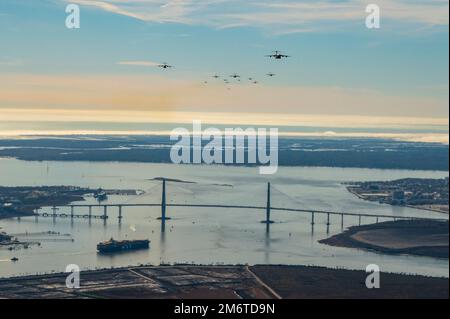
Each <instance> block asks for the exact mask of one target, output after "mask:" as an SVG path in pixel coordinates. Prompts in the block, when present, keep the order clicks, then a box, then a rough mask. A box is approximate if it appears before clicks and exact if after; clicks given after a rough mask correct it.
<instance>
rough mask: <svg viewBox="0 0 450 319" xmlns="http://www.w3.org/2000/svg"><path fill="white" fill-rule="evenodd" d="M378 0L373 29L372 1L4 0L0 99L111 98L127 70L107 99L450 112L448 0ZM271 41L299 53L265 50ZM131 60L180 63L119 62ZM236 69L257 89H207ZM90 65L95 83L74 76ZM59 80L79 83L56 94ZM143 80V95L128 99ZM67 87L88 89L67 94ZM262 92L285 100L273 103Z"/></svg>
mask: <svg viewBox="0 0 450 319" xmlns="http://www.w3.org/2000/svg"><path fill="white" fill-rule="evenodd" d="M371 2H375V3H378V4H379V5H380V7H381V11H382V16H381V29H378V30H369V29H367V28H366V27H365V22H364V21H365V17H366V13H365V11H364V9H365V5H366V3H369V2H365V1H359V0H348V1H345V0H343V1H339V0H330V1H325V0H324V1H320V2H317V1H289V0H279V1H268V0H246V1H243V0H242V1H238V0H228V1H225V0H197V1H194V0H184V1H182V0H178V1H176V0H165V1H160V0H104V1H94V0H93V1H89V0H73V1H65V0H1V2H0V40H1V42H0V43H1V50H0V83H3V84H7V89H4V90H5V91H3V92H2V91H1V89H0V108H9V109H10V108H33V107H34V108H39V109H42V108H45V106H46V103H45V99H44V96H47V97H48V107H49V108H55V107H56V106H57V105H58V106H59V107H61V108H63V109H64V108H67V109H77V108H80V109H86V108H89V107H92V108H97V107H98V108H100V109H104V108H108V107H107V104H108V101H110V100H111V99H109V98H106V97H105V95H106V94H107V93H105V92H106V91H107V89H108V87H107V85H108V84H107V83H109V82H108V81H111V82H114V81H116V82H117V81H121V80H120V79H121V78H123V81H124V82H125V81H127V83H136V84H135V85H134V87H131V86H132V85H131V84H130V88H124V89H123V90H124V93H123V96H121V97H120V100H121V103H122V104H120V103H118V102H117V100H119V98H117V99H115V100H114V101H112V104H113V105H112V106H111V109H117V108H120V106H121V105H123V106H124V107H125V106H127V107H129V108H130V109H139V110H142V109H145V107H144V104H145V103H144V102H142V100H145V99H148V105H149V110H154V109H156V110H158V111H161V110H164V108H165V107H166V106H167V105H169V106H168V108H169V109H168V111H171V112H172V111H200V112H204V111H205V110H211V111H216V112H226V111H229V110H230V111H236V109H241V108H243V109H245V111H246V112H258V111H259V110H261V111H263V112H282V113H298V114H302V113H305V114H331V115H332V114H336V115H346V114H349V115H350V114H351V115H366V116H413V117H423V116H428V117H436V118H445V117H448V109H447V104H448V67H449V65H448V55H449V50H448V1H442V0H423V1H422V0H416V1H401V0H382V1H378V2H377V1H371ZM68 3H77V4H79V5H80V7H81V29H79V30H68V29H67V28H66V27H65V24H64V22H65V19H66V16H67V14H66V13H65V11H64V10H65V6H66V5H67V4H68ZM272 50H282V51H283V52H286V53H287V54H290V55H292V58H290V59H288V60H284V61H271V60H269V59H268V58H266V57H264V55H266V54H268V53H270V52H271V51H272ZM133 61H135V62H136V61H147V62H157V63H160V62H168V63H170V64H173V65H174V66H175V68H174V69H173V70H168V71H167V72H166V71H164V70H160V69H158V68H156V67H145V66H130V65H120V62H133ZM234 72H238V73H239V74H242V75H243V76H245V77H250V76H251V77H254V78H256V79H258V80H260V82H261V84H260V86H259V90H261V94H259V92H258V91H256V90H257V89H255V88H250V86H249V85H248V84H247V83H246V84H245V85H240V86H239V85H238V84H237V83H236V84H233V87H232V88H233V89H235V91H234V92H236V93H235V94H234V97H233V99H231V98H228V97H227V95H226V94H227V92H226V90H223V88H221V87H219V86H220V85H219V83H211V87H209V88H206V89H203V90H202V91H200V90H201V89H200V88H199V86H200V83H202V82H203V81H204V80H208V81H209V82H213V81H212V79H211V78H210V77H211V75H213V74H215V73H217V74H220V75H223V76H228V75H230V74H232V73H234ZM267 72H274V73H276V74H277V76H276V77H275V78H274V79H268V78H267V77H266V76H265V74H266V73H267ZM2 74H3V75H2ZM83 77H91V78H92V82H89V83H90V84H89V85H90V86H89V88H86V87H85V86H83V85H82V84H79V85H77V83H79V79H83ZM105 79H107V80H105ZM65 81H66V82H65ZM30 82H33V85H31V86H30V85H27V83H28V84H29V83H30ZM24 83H25V84H24ZM36 83H37V84H36ZM54 83H58V84H60V83H61V85H62V83H66V84H67V85H68V86H72V88H70V87H66V88H63V89H61V94H60V95H58V96H54V95H53V93H52V92H51V90H52V88H54V85H55V84H54ZM72 84H73V85H72ZM97 85H98V86H99V87H98V88H97ZM146 85H148V86H151V87H152V88H151V89H150V91H151V92H146V93H145V94H144V93H142V92H141V91H143V90H144V88H145V87H146ZM222 86H223V85H222ZM4 87H5V86H4ZM38 87H41V88H42V91H39V88H38ZM136 87H138V88H139V87H141V88H142V90H141V89H140V90H141V91H139V92H141V93H142V94H143V96H142V98H140V101H137V102H136V104H133V103H134V102H130V103H129V105H128V104H127V103H126V101H123V100H125V96H130V95H132V94H134V93H136V91H135V90H137V89H136ZM110 89H111V90H116V89H117V87H116V86H115V85H114V84H111V87H110ZM6 90H7V91H6ZM69 90H70V92H76V91H77V90H78V92H79V93H78V95H77V98H78V97H79V96H81V95H82V96H85V97H86V99H84V100H81V98H80V100H79V101H78V100H77V101H75V102H73V103H72V102H71V101H70V100H64V99H63V98H61V96H63V95H64V94H63V93H65V92H67V91H69ZM126 90H129V91H126ZM221 90H222V91H221ZM88 91H89V92H88ZM125 91H126V92H125ZM96 92H103V93H102V94H103V95H102V94H100V93H99V94H97V96H96ZM161 92H163V93H161ZM295 92H299V93H298V94H296V93H295ZM21 93H23V94H24V95H27V96H29V98H28V99H27V98H22V97H19V96H20V95H21ZM90 94H92V97H91V96H90ZM168 94H171V95H176V97H175V100H174V101H172V98H173V97H172V96H170V98H169V97H167V95H168ZM264 94H266V95H264ZM333 94H336V95H333ZM88 95H89V96H88ZM144 95H145V96H144ZM150 95H151V96H150ZM255 95H260V96H261V99H262V97H265V100H266V101H267V99H268V97H269V96H273V101H271V102H272V105H273V104H274V103H277V101H278V103H280V104H283V105H282V107H281V108H280V109H278V108H274V109H272V110H271V109H270V105H269V104H268V105H265V106H264V103H263V101H259V100H257V99H256V98H255ZM314 95H315V96H314ZM69 96H70V94H69ZM193 96H195V98H194V97H193ZM238 97H239V98H241V99H240V100H237V99H238ZM89 98H91V100H90V99H89ZM102 98H104V99H106V100H102ZM39 99H41V100H39ZM168 99H170V100H171V101H170V102H167V100H168ZM73 100H75V99H74V98H72V101H73ZM161 100H163V101H164V103H162V104H161V105H157V104H158V103H160V102H159V101H161ZM216 100H220V101H217V103H216ZM280 100H281V101H280ZM365 100H368V102H367V103H365ZM99 101H100V102H99ZM333 101H337V102H336V105H333ZM97 103H99V105H100V104H101V106H99V105H97ZM102 103H103V104H102ZM227 103H228V104H227ZM228 105H229V107H228ZM260 105H262V106H260Z"/></svg>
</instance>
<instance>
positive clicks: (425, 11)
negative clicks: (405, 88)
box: [64, 0, 449, 34]
mask: <svg viewBox="0 0 450 319" xmlns="http://www.w3.org/2000/svg"><path fill="white" fill-rule="evenodd" d="M64 1H66V2H67V1H69V0H64ZM69 2H71V3H78V4H80V5H86V6H91V7H96V8H98V9H102V10H105V11H108V12H112V13H115V14H120V15H125V16H129V17H132V18H135V19H139V20H142V21H147V22H153V23H181V24H189V25H208V26H212V27H216V28H230V27H240V26H250V27H257V28H262V29H267V30H271V31H273V33H274V34H289V33H297V32H315V31H320V30H323V29H324V26H326V28H333V26H334V25H336V23H338V24H340V25H342V24H343V23H358V24H360V25H362V24H363V22H364V20H365V17H366V13H365V7H366V5H367V4H369V3H371V2H373V1H369V0H343V1H333V0H320V1H313V0H303V1H301V0H271V1H269V0H70V1H69ZM375 3H377V4H378V5H379V6H380V8H381V12H382V18H384V19H388V20H390V21H395V22H401V23H406V24H419V25H424V26H436V25H441V26H442V25H444V26H445V25H448V20H449V18H448V8H449V1H448V0H416V1H406V0H377V1H375Z"/></svg>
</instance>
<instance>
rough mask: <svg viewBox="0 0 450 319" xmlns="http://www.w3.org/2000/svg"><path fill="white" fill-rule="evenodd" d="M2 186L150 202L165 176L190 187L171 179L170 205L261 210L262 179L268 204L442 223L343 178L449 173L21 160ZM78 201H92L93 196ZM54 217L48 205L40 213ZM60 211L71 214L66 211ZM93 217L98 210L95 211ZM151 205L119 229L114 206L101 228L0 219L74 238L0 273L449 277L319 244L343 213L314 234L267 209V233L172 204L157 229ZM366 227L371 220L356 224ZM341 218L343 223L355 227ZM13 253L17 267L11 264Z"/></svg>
mask: <svg viewBox="0 0 450 319" xmlns="http://www.w3.org/2000/svg"><path fill="white" fill-rule="evenodd" d="M0 176H1V180H0V185H1V186H40V185H49V186H50V185H71V186H80V187H90V188H93V189H95V188H99V187H102V188H110V189H136V190H143V191H145V194H144V195H140V196H110V197H109V198H108V201H107V202H105V203H107V204H115V203H148V202H155V203H157V202H159V201H160V200H161V182H160V181H159V180H154V179H155V178H158V177H165V178H170V179H176V180H181V181H187V182H189V183H180V182H168V185H167V195H168V198H167V200H168V203H169V204H170V203H178V204H186V203H199V204H235V205H255V206H264V205H265V204H266V187H267V186H266V183H267V182H268V181H270V182H271V183H272V189H273V192H272V205H273V206H274V207H285V208H300V209H311V210H330V211H337V212H350V213H366V214H379V215H393V216H399V217H401V216H417V217H432V218H447V216H446V215H443V214H439V213H433V212H429V211H422V210H418V209H413V208H405V207H397V206H390V205H384V204H378V203H374V202H367V201H363V200H361V199H358V198H357V197H356V196H355V195H353V194H351V193H349V192H348V191H347V190H346V188H345V185H343V184H342V183H343V182H348V181H371V180H392V179H399V178H406V177H417V178H443V177H447V176H448V172H442V171H441V172H432V171H408V170H374V169H353V168H347V169H342V168H306V167H282V168H280V169H279V172H278V173H277V174H276V175H274V176H271V177H270V178H269V179H267V178H266V177H264V176H261V175H259V174H258V171H257V168H251V167H247V168H244V167H223V166H188V165H185V166H175V165H171V164H144V163H114V162H105V163H93V162H26V161H19V160H15V159H1V160H0ZM77 203H78V204H86V203H93V204H94V203H95V199H94V198H86V201H83V202H77ZM43 211H44V212H45V211H48V212H49V213H50V212H51V209H50V208H46V209H44V210H43ZM66 213H69V212H68V211H67V212H66ZM94 213H96V214H101V213H102V210H101V209H100V208H95V209H94ZM160 214H161V212H160V208H158V207H153V208H149V207H132V208H131V207H130V208H128V207H127V208H124V212H123V216H124V218H123V220H122V223H119V220H118V218H116V217H117V216H118V212H117V211H115V210H113V209H111V211H110V212H109V215H110V218H109V219H108V221H107V222H106V223H103V221H101V220H92V221H90V222H89V221H88V220H83V219H77V220H73V221H71V220H70V219H56V220H53V219H52V218H38V219H37V220H36V219H35V217H23V218H20V219H17V218H14V219H7V220H0V227H2V228H3V229H2V230H3V231H6V232H7V233H10V234H13V235H14V234H24V233H29V234H33V233H40V232H47V231H52V232H57V233H60V234H68V235H69V234H70V235H71V238H73V239H74V241H73V242H72V241H51V240H47V241H46V240H44V241H42V243H41V246H40V247H38V246H32V247H30V248H29V249H21V250H15V251H8V250H6V249H2V250H0V276H2V277H7V276H17V275H21V274H33V273H43V272H46V273H48V272H52V271H55V272H61V271H64V270H65V267H66V265H68V264H77V265H79V266H80V267H81V268H82V269H95V268H110V267H120V266H127V265H138V264H154V265H158V264H160V263H196V264H213V263H214V264H220V263H223V264H245V263H248V264H292V265H320V266H328V267H344V268H350V269H365V267H366V265H368V264H371V263H376V264H378V265H380V267H381V270H382V271H387V272H405V271H407V272H409V273H417V274H424V275H431V276H445V277H448V273H449V271H448V266H449V264H448V260H444V259H435V258H429V257H413V256H390V255H381V254H376V253H372V252H367V251H362V250H356V249H349V248H337V247H331V246H326V245H323V244H319V243H318V242H317V241H318V240H320V239H324V238H326V237H328V236H331V235H333V234H336V233H339V232H341V220H340V217H337V216H335V217H332V218H331V225H330V228H329V234H327V227H326V217H325V216H317V217H316V224H315V226H314V228H312V226H311V217H310V214H302V213H291V212H273V213H272V219H273V220H274V221H275V223H274V224H273V225H271V227H270V232H269V233H267V232H266V228H265V225H264V224H261V223H260V221H261V220H263V219H264V217H265V216H264V212H263V211H261V210H251V209H248V210H236V209H224V208H214V209H213V208H193V207H183V208H180V207H177V208H174V207H169V208H168V211H167V215H168V216H169V217H171V218H172V219H171V220H170V221H168V222H167V224H166V231H165V233H162V232H161V222H160V221H159V220H158V219H157V218H158V217H159V216H160ZM362 222H363V223H373V222H375V221H374V220H373V218H363V219H362ZM357 224H358V219H357V218H356V217H355V218H352V217H348V218H346V219H345V223H344V226H345V227H348V226H351V225H357ZM111 237H114V238H117V239H142V238H148V239H150V240H151V249H150V250H148V251H138V252H130V253H125V254H119V255H114V256H101V255H98V254H97V252H96V244H97V243H98V242H100V241H103V240H107V239H110V238H111ZM12 257H18V258H19V261H18V262H16V263H12V262H11V258H12Z"/></svg>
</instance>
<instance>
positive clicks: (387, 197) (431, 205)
mask: <svg viewBox="0 0 450 319" xmlns="http://www.w3.org/2000/svg"><path fill="white" fill-rule="evenodd" d="M347 184H350V185H348V186H347V189H348V191H349V192H351V193H353V194H355V195H356V196H358V197H359V198H361V199H364V200H367V201H375V202H379V203H383V204H390V205H396V206H408V207H412V208H418V209H426V210H431V211H435V212H439V213H446V214H448V207H449V205H448V204H449V202H448V198H449V196H448V187H449V179H448V177H447V178H443V179H430V178H404V179H398V180H393V181H383V182H381V181H373V182H352V183H347Z"/></svg>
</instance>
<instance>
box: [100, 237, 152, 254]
mask: <svg viewBox="0 0 450 319" xmlns="http://www.w3.org/2000/svg"><path fill="white" fill-rule="evenodd" d="M149 247H150V241H149V240H148V239H143V240H114V239H113V238H111V239H110V240H108V241H104V242H101V243H99V244H98V245H97V250H98V251H99V252H100V253H116V252H121V251H130V250H139V249H148V248H149Z"/></svg>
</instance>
